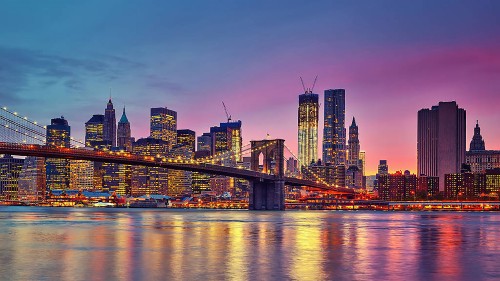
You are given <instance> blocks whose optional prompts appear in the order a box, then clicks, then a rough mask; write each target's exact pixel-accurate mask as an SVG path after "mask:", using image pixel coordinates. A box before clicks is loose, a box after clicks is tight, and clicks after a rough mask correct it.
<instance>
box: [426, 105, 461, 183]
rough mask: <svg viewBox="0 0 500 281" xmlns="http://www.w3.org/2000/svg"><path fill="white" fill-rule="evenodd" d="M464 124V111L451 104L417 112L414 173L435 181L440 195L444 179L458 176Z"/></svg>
mask: <svg viewBox="0 0 500 281" xmlns="http://www.w3.org/2000/svg"><path fill="white" fill-rule="evenodd" d="M465 121H466V114H465V110H464V109H462V108H459V107H458V105H457V103H456V102H454V101H452V102H440V103H439V104H438V105H437V106H433V107H432V108H430V109H427V108H425V109H421V110H420V111H419V112H418V131H417V170H418V171H417V172H418V174H419V175H426V176H431V177H439V186H440V189H441V190H440V191H444V186H445V185H444V180H445V177H444V175H445V174H456V173H460V167H461V165H462V163H464V162H465Z"/></svg>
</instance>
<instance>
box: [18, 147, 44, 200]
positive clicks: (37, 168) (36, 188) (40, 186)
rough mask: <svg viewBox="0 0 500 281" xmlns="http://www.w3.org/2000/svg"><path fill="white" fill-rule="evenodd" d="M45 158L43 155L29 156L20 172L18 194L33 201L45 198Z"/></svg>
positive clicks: (23, 198)
mask: <svg viewBox="0 0 500 281" xmlns="http://www.w3.org/2000/svg"><path fill="white" fill-rule="evenodd" d="M45 178H46V173H45V160H44V158H42V157H32V156H28V157H26V158H25V159H24V164H23V167H22V169H21V172H20V173H19V184H18V186H19V190H18V196H19V199H21V200H27V201H31V202H37V201H41V200H43V199H44V198H45Z"/></svg>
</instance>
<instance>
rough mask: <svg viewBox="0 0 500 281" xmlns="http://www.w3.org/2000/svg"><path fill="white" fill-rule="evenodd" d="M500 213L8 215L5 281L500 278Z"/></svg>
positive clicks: (37, 210) (2, 225)
mask: <svg viewBox="0 0 500 281" xmlns="http://www.w3.org/2000/svg"><path fill="white" fill-rule="evenodd" d="M499 229H500V214H498V213H496V212H495V213H481V212H474V213H469V212H368V211H286V212H252V211H242V210H241V211H234V210H233V211H229V210H225V211H221V210H209V211H207V210H205V211H200V210H165V209H157V210H152V209H95V208H94V209H91V208H90V209H79V208H41V207H0V239H1V241H2V242H1V243H0V264H1V266H0V276H2V280H199V279H206V280H250V279H253V280H424V279H428V280H471V279H474V280H488V279H489V280H493V279H498V278H500V269H499V266H498V260H499V259H500V251H499V250H500V245H499V244H498V243H497V242H498V241H497V237H498V230H499Z"/></svg>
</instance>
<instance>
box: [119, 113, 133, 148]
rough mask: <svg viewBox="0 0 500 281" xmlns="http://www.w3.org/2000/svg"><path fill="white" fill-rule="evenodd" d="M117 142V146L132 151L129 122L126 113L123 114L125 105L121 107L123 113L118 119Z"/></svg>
mask: <svg viewBox="0 0 500 281" xmlns="http://www.w3.org/2000/svg"><path fill="white" fill-rule="evenodd" d="M116 134H117V137H118V139H117V142H118V147H119V148H121V149H124V150H125V151H132V137H131V131H130V122H129V121H128V118H127V115H126V114H125V107H124V108H123V114H122V117H121V118H120V121H118V130H117V132H116Z"/></svg>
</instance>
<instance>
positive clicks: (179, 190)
mask: <svg viewBox="0 0 500 281" xmlns="http://www.w3.org/2000/svg"><path fill="white" fill-rule="evenodd" d="M193 140H194V132H193ZM192 148H193V147H192V146H191V144H187V145H185V144H183V143H178V144H177V145H175V146H174V147H172V149H171V150H170V151H169V153H168V157H169V158H171V159H176V160H191V159H193V158H194V151H192V150H191V149H192ZM191 185H192V172H190V171H181V170H172V169H170V170H168V189H167V195H168V196H172V197H178V196H183V195H185V196H189V195H191V193H192V189H191Z"/></svg>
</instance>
